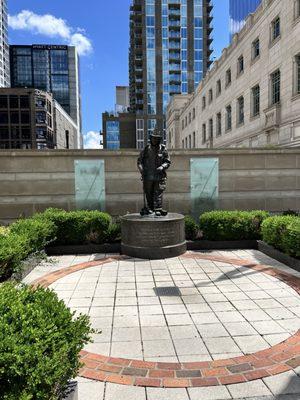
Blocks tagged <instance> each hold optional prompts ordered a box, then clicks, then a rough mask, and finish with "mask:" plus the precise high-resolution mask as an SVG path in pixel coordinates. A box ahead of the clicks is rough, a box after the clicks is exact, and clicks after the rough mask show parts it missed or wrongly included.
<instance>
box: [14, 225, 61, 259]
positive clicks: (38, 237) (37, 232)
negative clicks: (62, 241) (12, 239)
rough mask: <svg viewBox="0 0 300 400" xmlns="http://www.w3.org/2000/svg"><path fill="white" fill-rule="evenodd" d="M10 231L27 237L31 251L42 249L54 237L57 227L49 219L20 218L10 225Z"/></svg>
mask: <svg viewBox="0 0 300 400" xmlns="http://www.w3.org/2000/svg"><path fill="white" fill-rule="evenodd" d="M10 232H11V233H14V234H16V235H21V236H22V235H24V236H27V237H28V240H29V243H30V245H31V247H32V252H36V251H40V250H43V249H44V247H45V246H46V245H47V244H49V243H50V242H52V241H54V240H55V239H56V233H57V227H56V226H55V224H54V223H53V222H51V221H50V220H49V221H48V220H38V219H33V218H29V219H20V220H19V221H17V222H15V223H13V224H12V225H11V226H10Z"/></svg>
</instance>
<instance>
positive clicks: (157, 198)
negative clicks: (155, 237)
mask: <svg viewBox="0 0 300 400" xmlns="http://www.w3.org/2000/svg"><path fill="white" fill-rule="evenodd" d="M161 140H162V136H161V135H160V134H159V132H158V131H157V130H156V129H155V131H154V132H153V134H151V135H150V143H149V144H148V145H147V146H146V147H145V148H144V150H143V151H142V152H141V153H140V156H139V158H138V161H137V165H138V169H139V171H140V173H141V179H142V181H143V190H144V207H143V209H142V210H141V212H140V214H141V215H142V216H143V215H151V214H153V213H154V214H155V216H166V215H167V214H168V212H167V211H166V210H163V208H162V202H163V192H164V191H165V189H166V183H167V174H166V170H167V169H168V168H169V166H170V165H171V161H170V158H169V154H168V151H167V150H166V146H165V145H164V144H161ZM145 197H146V200H147V201H146V200H145Z"/></svg>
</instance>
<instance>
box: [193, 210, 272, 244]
mask: <svg viewBox="0 0 300 400" xmlns="http://www.w3.org/2000/svg"><path fill="white" fill-rule="evenodd" d="M268 217H269V213H268V212H266V211H211V212H207V213H204V214H202V215H201V216H200V230H201V231H202V232H203V238H204V239H206V240H213V241H217V240H224V241H226V240H257V239H260V238H261V233H260V226H261V223H262V221H263V220H264V219H266V218H268Z"/></svg>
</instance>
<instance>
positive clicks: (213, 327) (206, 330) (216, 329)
mask: <svg viewBox="0 0 300 400" xmlns="http://www.w3.org/2000/svg"><path fill="white" fill-rule="evenodd" d="M197 328H198V330H199V333H200V335H201V336H202V337H203V338H218V337H225V336H229V333H228V332H227V331H226V329H225V328H224V326H223V325H222V324H220V323H218V324H203V325H201V324H197Z"/></svg>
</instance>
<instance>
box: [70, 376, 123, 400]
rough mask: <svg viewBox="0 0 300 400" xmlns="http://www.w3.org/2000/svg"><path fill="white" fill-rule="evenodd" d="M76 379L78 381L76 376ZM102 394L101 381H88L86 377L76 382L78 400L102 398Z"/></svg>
mask: <svg viewBox="0 0 300 400" xmlns="http://www.w3.org/2000/svg"><path fill="white" fill-rule="evenodd" d="M81 379H82V378H81ZM76 380H77V381H78V378H77V379H76ZM103 394H104V383H103V382H96V381H90V380H88V379H85V380H83V381H80V382H78V400H86V399H89V400H102V399H103ZM115 400H116V399H115Z"/></svg>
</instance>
